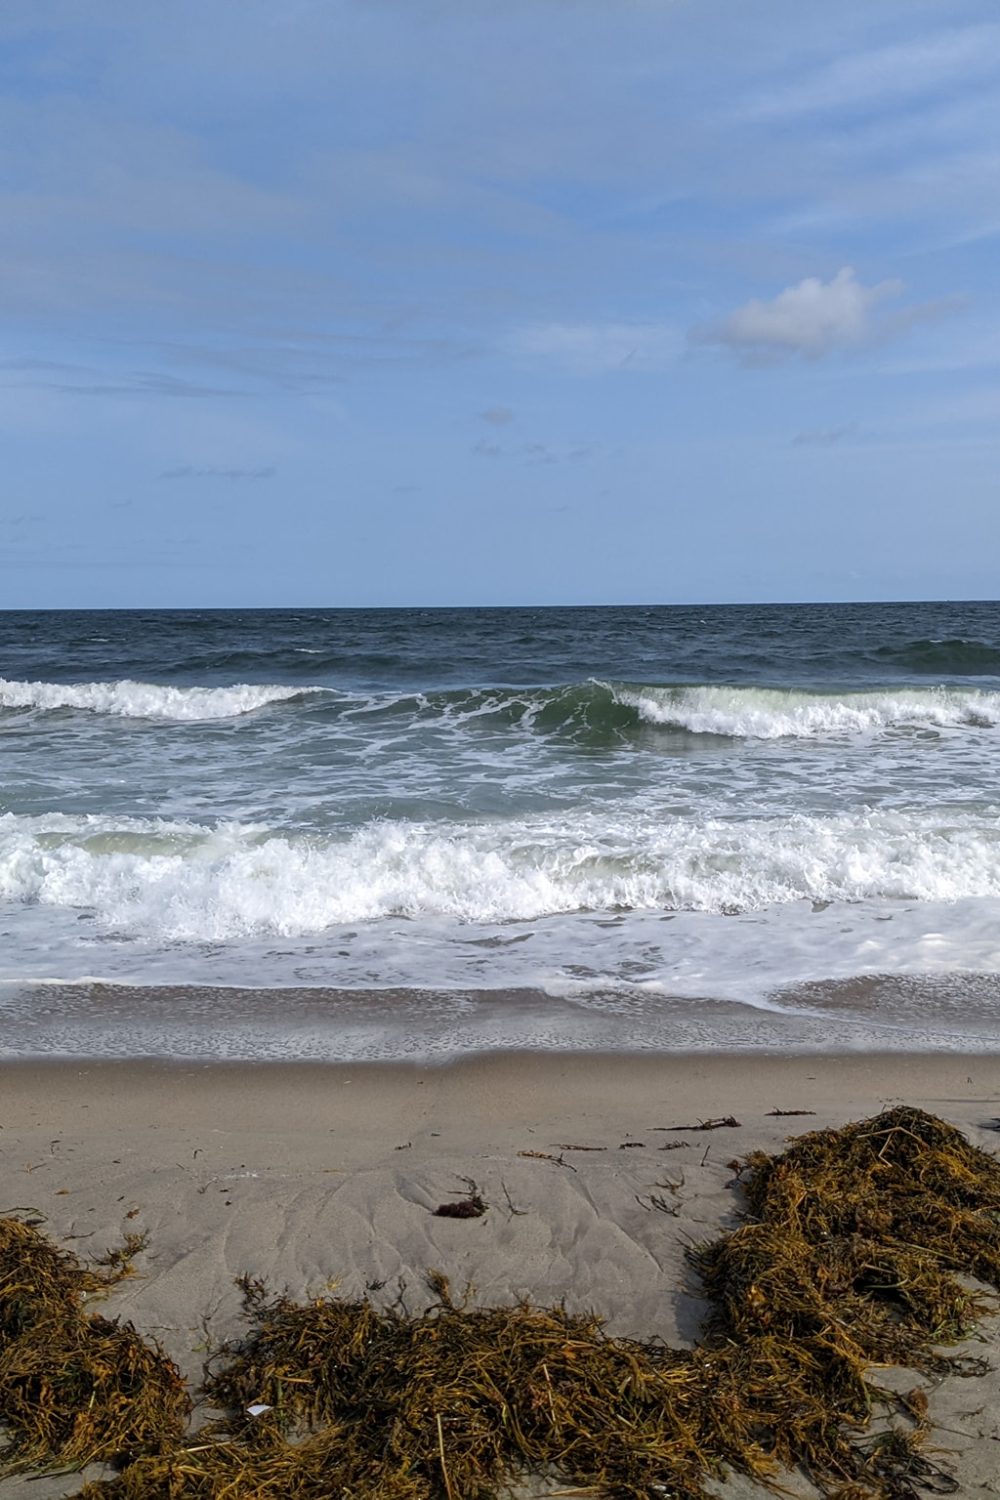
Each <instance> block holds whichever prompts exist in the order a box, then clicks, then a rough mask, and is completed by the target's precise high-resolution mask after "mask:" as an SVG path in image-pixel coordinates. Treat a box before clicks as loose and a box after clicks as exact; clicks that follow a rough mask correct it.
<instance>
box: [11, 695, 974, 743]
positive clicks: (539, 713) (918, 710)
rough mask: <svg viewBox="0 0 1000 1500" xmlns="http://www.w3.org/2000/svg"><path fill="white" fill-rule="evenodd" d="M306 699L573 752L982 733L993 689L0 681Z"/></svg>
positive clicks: (200, 710) (44, 698)
mask: <svg viewBox="0 0 1000 1500" xmlns="http://www.w3.org/2000/svg"><path fill="white" fill-rule="evenodd" d="M309 703H311V704H314V705H315V704H317V703H319V705H320V708H321V710H322V711H323V712H328V713H330V714H331V715H333V716H335V717H336V718H338V719H340V720H342V721H343V722H344V723H345V724H351V723H352V722H353V725H354V727H356V728H359V729H362V730H363V729H364V728H365V726H368V725H377V724H381V723H386V722H391V723H392V724H393V725H395V726H400V725H402V726H411V727H412V726H418V725H428V724H430V725H441V726H445V727H447V728H449V729H451V730H468V731H469V732H476V731H477V730H489V729H491V728H494V729H501V730H515V731H529V732H533V733H537V734H542V735H559V736H561V737H563V738H566V739H569V740H571V741H573V742H575V743H577V744H579V745H581V746H583V747H588V746H589V747H594V748H599V747H601V746H605V745H613V744H615V743H620V742H626V741H628V740H629V739H633V738H635V737H636V735H637V734H640V733H641V732H648V731H649V730H651V729H656V730H660V731H671V730H673V731H678V732H683V733H685V734H687V735H715V736H723V737H727V738H731V739H757V740H774V739H824V738H826V739H830V738H844V737H852V736H858V735H868V734H873V733H875V734H884V733H890V732H893V731H900V730H913V729H931V730H944V729H984V728H985V729H991V728H994V727H996V726H997V725H1000V691H995V692H990V691H986V690H982V689H974V688H946V687H926V688H921V687H914V688H898V689H885V690H882V691H875V692H844V693H830V692H826V693H820V692H810V691H804V690H799V689H792V688H767V687H729V686H716V685H708V684H705V685H700V686H699V685H677V686H669V685H666V686H659V685H656V684H647V683H624V682H601V681H596V680H592V681H589V682H582V683H575V684H570V685H568V686H565V687H552V688H545V687H526V688H514V687H502V688H469V689H465V688H462V689H452V690H442V691H438V692H433V691H432V692H422V693H395V694H386V693H375V694H370V695H357V694H355V695H351V694H346V693H342V692H335V691H333V690H332V689H329V688H324V687H321V686H298V687H293V686H289V685H287V684H285V685H282V684H257V683H235V684H233V685H231V686H216V687H208V686H205V687H170V686H168V685H165V684H161V683H148V682H132V681H129V680H124V681H119V682H81V683H60V682H19V681H13V680H10V679H6V678H0V711H3V710H8V711H9V710H34V711H36V712H55V711H60V710H63V711H65V710H76V711H78V712H86V713H92V714H101V715H106V716H110V717H118V718H125V719H153V720H163V721H173V722H194V721H204V720H211V719H228V718H236V717H239V716H242V715H245V714H251V713H253V712H254V711H255V710H258V709H261V708H265V707H267V706H269V705H288V706H289V707H292V708H300V707H302V706H303V705H304V704H309Z"/></svg>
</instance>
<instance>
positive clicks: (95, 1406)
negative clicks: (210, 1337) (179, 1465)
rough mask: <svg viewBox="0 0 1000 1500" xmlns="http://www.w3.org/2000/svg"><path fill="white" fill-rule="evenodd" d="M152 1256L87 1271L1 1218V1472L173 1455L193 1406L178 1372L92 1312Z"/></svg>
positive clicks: (136, 1246) (129, 1244) (119, 1259)
mask: <svg viewBox="0 0 1000 1500" xmlns="http://www.w3.org/2000/svg"><path fill="white" fill-rule="evenodd" d="M143 1248H144V1242H143V1239H142V1237H141V1236H140V1235H130V1236H128V1237H127V1238H126V1240H125V1243H124V1245H123V1246H122V1248H121V1249H119V1250H115V1251H112V1252H111V1253H110V1254H108V1255H106V1256H105V1257H104V1258H103V1260H101V1261H96V1262H94V1263H93V1264H92V1265H91V1266H84V1265H83V1264H82V1263H81V1262H80V1261H79V1260H78V1259H77V1258H76V1256H74V1255H71V1254H70V1253H69V1252H67V1251H65V1250H60V1249H58V1248H57V1247H56V1246H55V1245H53V1244H52V1242H51V1240H49V1239H47V1238H46V1237H45V1235H43V1234H41V1233H39V1231H38V1228H37V1227H36V1225H35V1224H32V1223H30V1222H26V1221H25V1220H23V1219H18V1218H8V1219H0V1425H2V1430H3V1439H4V1441H3V1444H2V1446H0V1468H2V1470H4V1471H6V1472H8V1473H9V1472H12V1471H13V1472H17V1471H20V1470H25V1469H31V1468H58V1467H73V1468H81V1467H82V1466H83V1465H85V1464H87V1463H90V1462H91V1461H92V1460H104V1461H107V1462H117V1463H127V1462H129V1461H130V1460H132V1459H134V1458H137V1457H138V1456H139V1455H140V1454H145V1453H155V1452H158V1451H161V1450H163V1449H164V1448H167V1447H171V1446H175V1445H176V1444H177V1443H178V1442H179V1441H180V1440H181V1437H182V1435H183V1433H184V1429H185V1425H186V1422H187V1418H188V1415H189V1413H190V1410H191V1402H190V1398H189V1396H188V1393H187V1390H186V1388H185V1386H184V1382H183V1380H182V1379H181V1376H180V1374H179V1372H178V1370H177V1369H176V1367H175V1366H174V1365H173V1364H172V1363H171V1362H170V1360H168V1359H167V1358H166V1356H165V1355H164V1354H162V1353H161V1351H160V1350H159V1349H157V1348H156V1347H155V1346H151V1345H149V1344H147V1343H146V1342H144V1341H143V1340H142V1339H141V1338H140V1337H139V1335H138V1334H137V1333H136V1331H135V1329H134V1328H132V1326H131V1325H130V1324H128V1323H125V1324H121V1323H119V1322H117V1321H112V1320H110V1319H108V1318H103V1317H101V1316H100V1315H99V1314H96V1313H87V1312H86V1311H85V1310H84V1303H85V1302H86V1300H87V1299H88V1298H89V1297H92V1296H95V1295H101V1294H103V1293H105V1292H106V1291H107V1290H108V1289H109V1287H111V1286H114V1285H115V1283H116V1282H118V1281H121V1280H122V1278H123V1277H125V1276H128V1275H130V1274H131V1273H132V1261H133V1259H134V1257H135V1256H136V1255H137V1254H138V1253H139V1251H140V1250H142V1249H143Z"/></svg>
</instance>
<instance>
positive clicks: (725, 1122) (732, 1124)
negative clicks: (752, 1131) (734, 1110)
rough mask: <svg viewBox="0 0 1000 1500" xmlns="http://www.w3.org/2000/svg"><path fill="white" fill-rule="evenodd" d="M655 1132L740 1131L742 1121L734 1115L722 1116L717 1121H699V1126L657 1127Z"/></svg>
mask: <svg viewBox="0 0 1000 1500" xmlns="http://www.w3.org/2000/svg"><path fill="white" fill-rule="evenodd" d="M654 1129H655V1130H665V1131H668V1132H670V1131H675V1130H739V1129H740V1121H739V1120H737V1119H736V1117H735V1116H734V1115H720V1116H719V1118H718V1119H717V1120H699V1121H698V1123H697V1125H656V1126H654Z"/></svg>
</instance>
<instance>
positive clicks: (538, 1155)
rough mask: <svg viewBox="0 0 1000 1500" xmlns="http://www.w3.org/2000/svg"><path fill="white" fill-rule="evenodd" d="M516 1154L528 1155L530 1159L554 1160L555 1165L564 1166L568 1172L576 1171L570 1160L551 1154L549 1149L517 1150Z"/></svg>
mask: <svg viewBox="0 0 1000 1500" xmlns="http://www.w3.org/2000/svg"><path fill="white" fill-rule="evenodd" d="M517 1154H518V1156H527V1157H530V1159H531V1160H532V1161H551V1162H555V1164H556V1166H557V1167H565V1168H566V1170H567V1171H568V1172H575V1171H576V1168H575V1167H574V1165H573V1163H572V1162H571V1161H563V1159H562V1157H561V1156H553V1155H552V1152H551V1151H519V1152H518V1153H517Z"/></svg>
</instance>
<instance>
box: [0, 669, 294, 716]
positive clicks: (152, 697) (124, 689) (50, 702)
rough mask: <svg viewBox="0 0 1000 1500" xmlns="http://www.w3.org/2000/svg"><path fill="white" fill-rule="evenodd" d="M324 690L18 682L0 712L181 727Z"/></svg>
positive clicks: (0, 693) (8, 688)
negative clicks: (69, 713) (64, 712)
mask: <svg viewBox="0 0 1000 1500" xmlns="http://www.w3.org/2000/svg"><path fill="white" fill-rule="evenodd" d="M322 691H323V690H322V689H321V688H305V689H303V688H295V687H281V686H278V685H258V684H252V683H245V682H244V683H236V684H235V685H234V686H232V687H165V686H163V685H161V684H159V683H151V682H130V681H128V680H125V681H121V682H13V681H10V680H8V679H7V678H3V677H0V709H36V710H41V711H42V712H52V711H55V710H58V709H77V710H82V711H83V712H89V713H95V714H109V715H112V716H115V717H118V718H123V719H168V720H175V721H178V722H185V721H193V720H204V719H231V718H236V717H238V716H239V715H240V714H248V713H252V712H253V711H254V709H258V708H264V707H266V705H267V704H269V703H288V702H291V701H292V700H294V699H296V698H300V697H302V696H303V695H304V694H311V693H316V692H322Z"/></svg>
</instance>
